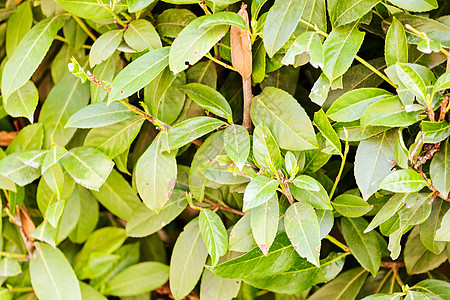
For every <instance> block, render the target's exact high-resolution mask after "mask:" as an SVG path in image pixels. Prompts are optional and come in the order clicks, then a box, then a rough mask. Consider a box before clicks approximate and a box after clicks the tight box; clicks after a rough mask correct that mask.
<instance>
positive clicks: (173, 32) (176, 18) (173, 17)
mask: <svg viewBox="0 0 450 300" xmlns="http://www.w3.org/2000/svg"><path fill="white" fill-rule="evenodd" d="M195 18H197V16H196V15H195V14H194V13H192V12H191V11H190V10H188V9H177V8H169V9H166V10H164V11H163V12H162V13H161V14H160V15H159V16H158V18H157V19H156V28H157V29H158V31H159V32H160V34H161V36H166V37H170V38H175V37H177V35H178V34H179V33H180V32H181V30H183V28H184V27H186V26H187V25H188V24H189V23H190V22H191V21H192V20H194V19H195Z"/></svg>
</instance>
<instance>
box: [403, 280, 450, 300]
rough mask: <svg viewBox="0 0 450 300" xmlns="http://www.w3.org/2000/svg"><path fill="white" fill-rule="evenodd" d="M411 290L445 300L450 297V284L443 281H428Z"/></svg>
mask: <svg viewBox="0 0 450 300" xmlns="http://www.w3.org/2000/svg"><path fill="white" fill-rule="evenodd" d="M411 289H414V290H419V291H423V292H427V293H431V294H434V295H437V296H440V297H442V299H445V300H447V299H448V297H449V296H450V293H449V291H450V283H448V282H446V281H442V280H436V279H426V280H423V281H421V282H419V283H417V284H416V285H415V286H413V287H411Z"/></svg>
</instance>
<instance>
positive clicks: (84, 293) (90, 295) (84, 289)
mask: <svg viewBox="0 0 450 300" xmlns="http://www.w3.org/2000/svg"><path fill="white" fill-rule="evenodd" d="M79 284H80V289H81V297H82V299H91V300H107V299H106V297H104V296H103V295H102V294H100V292H98V291H97V290H96V289H94V288H93V287H92V286H90V285H89V284H87V283H84V282H82V281H80V282H79Z"/></svg>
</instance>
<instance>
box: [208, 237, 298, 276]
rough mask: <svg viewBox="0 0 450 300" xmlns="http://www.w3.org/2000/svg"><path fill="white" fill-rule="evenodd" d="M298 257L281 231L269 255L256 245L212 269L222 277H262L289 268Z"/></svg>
mask: <svg viewBox="0 0 450 300" xmlns="http://www.w3.org/2000/svg"><path fill="white" fill-rule="evenodd" d="M298 259H300V258H299V256H298V254H297V253H296V252H295V250H294V248H293V246H292V244H291V243H290V242H289V239H288V237H287V236H286V234H285V233H284V232H281V233H278V234H277V236H276V237H275V240H274V242H273V244H272V247H271V248H270V251H269V254H268V255H267V256H264V254H263V253H262V252H261V250H260V249H259V248H258V247H255V248H253V249H252V250H251V251H249V252H247V253H245V254H243V255H241V256H239V257H238V258H234V259H232V260H229V261H226V262H224V263H221V264H218V265H217V266H215V267H214V268H212V269H211V271H213V272H214V274H216V275H217V276H220V277H222V278H242V279H248V278H261V277H268V276H272V275H276V274H278V273H280V272H283V271H285V270H287V269H289V268H290V267H291V266H292V264H293V263H294V261H296V260H298Z"/></svg>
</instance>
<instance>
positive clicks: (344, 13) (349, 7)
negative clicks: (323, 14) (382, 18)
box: [328, 0, 380, 27]
mask: <svg viewBox="0 0 450 300" xmlns="http://www.w3.org/2000/svg"><path fill="white" fill-rule="evenodd" d="M335 2H336V4H335V5H334V6H333V9H330V8H328V11H329V13H330V19H331V22H332V23H333V27H339V26H341V25H345V24H348V23H350V22H353V21H356V20H357V19H359V18H361V17H363V16H364V15H365V14H366V13H368V12H369V11H370V10H371V9H372V8H373V7H374V6H375V5H377V4H378V2H380V1H379V0H369V1H367V0H358V1H351V0H344V1H342V0H341V1H335Z"/></svg>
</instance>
